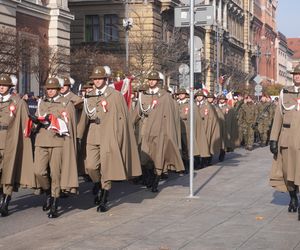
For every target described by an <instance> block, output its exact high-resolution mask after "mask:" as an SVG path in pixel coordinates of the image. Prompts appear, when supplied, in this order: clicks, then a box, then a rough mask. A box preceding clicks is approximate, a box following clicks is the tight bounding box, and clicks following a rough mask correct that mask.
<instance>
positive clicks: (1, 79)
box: [0, 74, 13, 86]
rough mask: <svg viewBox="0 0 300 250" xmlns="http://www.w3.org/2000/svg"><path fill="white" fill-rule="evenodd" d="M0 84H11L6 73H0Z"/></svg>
mask: <svg viewBox="0 0 300 250" xmlns="http://www.w3.org/2000/svg"><path fill="white" fill-rule="evenodd" d="M0 85H3V86H13V83H12V80H11V78H10V76H9V75H8V74H1V75H0Z"/></svg>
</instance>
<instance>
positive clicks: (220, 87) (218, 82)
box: [216, 22, 222, 94]
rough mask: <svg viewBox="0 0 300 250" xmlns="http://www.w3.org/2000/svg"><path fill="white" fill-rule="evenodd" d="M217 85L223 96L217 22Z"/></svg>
mask: <svg viewBox="0 0 300 250" xmlns="http://www.w3.org/2000/svg"><path fill="white" fill-rule="evenodd" d="M216 42H217V84H218V88H219V93H218V94H222V86H221V84H220V79H219V78H220V75H219V58H220V51H219V24H218V22H217V41H216Z"/></svg>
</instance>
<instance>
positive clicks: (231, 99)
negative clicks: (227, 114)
mask: <svg viewBox="0 0 300 250" xmlns="http://www.w3.org/2000/svg"><path fill="white" fill-rule="evenodd" d="M226 98H227V104H228V105H229V106H230V107H233V105H234V102H233V95H232V92H231V91H230V92H228V94H227V95H226Z"/></svg>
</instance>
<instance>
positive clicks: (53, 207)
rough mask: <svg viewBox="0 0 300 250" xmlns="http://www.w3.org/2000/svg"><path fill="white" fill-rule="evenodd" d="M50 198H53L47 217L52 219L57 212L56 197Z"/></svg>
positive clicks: (55, 216) (56, 215)
mask: <svg viewBox="0 0 300 250" xmlns="http://www.w3.org/2000/svg"><path fill="white" fill-rule="evenodd" d="M52 199H53V202H52V204H51V207H50V211H49V213H48V218H49V219H54V218H57V217H58V213H57V207H58V198H52Z"/></svg>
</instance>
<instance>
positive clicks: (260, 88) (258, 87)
mask: <svg viewBox="0 0 300 250" xmlns="http://www.w3.org/2000/svg"><path fill="white" fill-rule="evenodd" d="M254 89H255V92H261V91H262V89H263V87H262V86H261V85H260V84H256V85H255V88H254Z"/></svg>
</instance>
